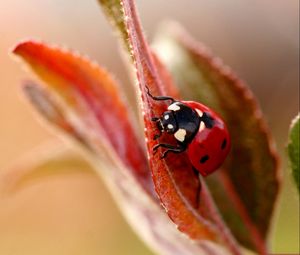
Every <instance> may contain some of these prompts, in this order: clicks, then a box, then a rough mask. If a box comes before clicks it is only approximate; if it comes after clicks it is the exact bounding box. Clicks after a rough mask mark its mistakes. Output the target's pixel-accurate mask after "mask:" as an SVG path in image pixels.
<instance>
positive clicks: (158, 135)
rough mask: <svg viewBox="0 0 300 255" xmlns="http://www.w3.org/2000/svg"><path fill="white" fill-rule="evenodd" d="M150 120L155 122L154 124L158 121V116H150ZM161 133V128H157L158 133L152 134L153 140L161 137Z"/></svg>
mask: <svg viewBox="0 0 300 255" xmlns="http://www.w3.org/2000/svg"><path fill="white" fill-rule="evenodd" d="M151 121H153V122H156V124H157V122H158V121H159V118H158V117H152V118H151ZM161 134H162V132H161V130H160V129H159V133H158V134H155V135H154V136H153V140H156V139H158V138H159V137H161Z"/></svg>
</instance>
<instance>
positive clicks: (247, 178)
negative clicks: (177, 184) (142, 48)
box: [155, 26, 279, 253]
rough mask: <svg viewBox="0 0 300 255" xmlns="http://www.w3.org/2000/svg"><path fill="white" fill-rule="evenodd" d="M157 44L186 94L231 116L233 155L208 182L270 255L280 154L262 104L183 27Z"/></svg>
mask: <svg viewBox="0 0 300 255" xmlns="http://www.w3.org/2000/svg"><path fill="white" fill-rule="evenodd" d="M155 47H156V49H157V53H158V55H159V56H160V57H161V58H162V60H163V62H164V64H165V65H166V66H167V67H168V69H169V71H170V72H171V73H172V74H173V78H174V79H175V80H176V82H177V84H179V86H180V88H181V92H182V94H183V95H184V97H185V98H186V99H188V100H195V101H200V102H202V103H205V104H206V105H208V106H209V107H211V108H212V109H214V110H216V111H217V112H219V113H220V114H221V115H222V116H223V118H224V119H225V121H226V123H227V125H228V128H229V131H230V134H231V138H232V151H231V155H230V156H229V158H228V159H227V161H226V164H225V165H224V166H223V170H221V171H219V172H218V173H217V174H215V175H213V176H211V177H209V178H208V179H207V180H208V185H209V188H210V190H211V192H212V194H213V196H214V199H215V201H216V203H217V204H218V207H219V209H220V211H221V213H222V215H223V217H224V219H225V221H226V222H227V224H228V225H229V226H230V228H231V230H232V231H233V233H234V235H235V237H236V238H237V239H238V240H239V241H240V242H241V243H242V244H243V245H245V246H246V247H248V248H251V249H253V250H257V251H259V252H260V253H264V252H265V248H264V246H265V244H264V243H265V240H266V238H267V232H268V229H269V225H270V219H271V217H270V216H271V215H272V212H273V209H274V204H275V201H276V198H277V193H278V186H279V180H278V162H277V155H276V152H275V149H274V146H273V141H272V139H271V137H270V134H269V132H268V130H267V128H266V124H265V123H264V121H263V117H262V114H261V111H260V109H259V107H258V104H257V102H256V101H255V99H254V97H253V95H252V93H251V91H250V90H249V89H248V88H247V86H246V85H245V83H243V82H242V81H240V80H239V79H238V78H237V77H236V75H235V74H234V73H233V72H232V71H231V70H230V69H229V67H227V66H225V65H224V64H223V63H222V62H221V60H220V59H218V58H216V57H214V56H213V55H212V54H211V53H210V52H209V51H208V50H207V49H206V48H205V47H204V46H203V45H201V44H199V43H197V42H195V41H194V40H193V39H191V38H190V36H189V35H188V34H187V33H185V32H184V31H183V30H182V29H180V28H179V27H178V26H170V27H168V28H167V29H164V30H163V31H162V32H161V33H160V37H159V39H158V40H157V42H156V44H155Z"/></svg>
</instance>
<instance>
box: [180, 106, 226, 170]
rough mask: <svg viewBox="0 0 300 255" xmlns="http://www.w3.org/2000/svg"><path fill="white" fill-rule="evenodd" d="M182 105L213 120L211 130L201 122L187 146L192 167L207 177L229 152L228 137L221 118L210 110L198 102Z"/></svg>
mask: <svg viewBox="0 0 300 255" xmlns="http://www.w3.org/2000/svg"><path fill="white" fill-rule="evenodd" d="M183 103H184V104H186V105H188V106H189V107H191V108H193V109H194V110H196V111H197V110H198V112H199V114H201V112H206V113H208V114H209V115H210V117H211V118H212V119H213V126H212V127H211V128H208V127H205V126H204V123H203V122H201V124H200V126H199V131H198V132H197V134H196V135H195V137H194V138H193V140H192V141H191V143H190V144H189V145H188V148H187V152H188V156H189V159H190V161H191V163H192V165H193V166H194V167H195V168H196V169H197V170H198V171H199V172H200V173H201V174H202V175H203V176H206V175H209V174H210V173H212V172H214V171H215V170H216V169H218V168H219V167H220V165H221V164H222V163H223V162H224V160H225V158H226V156H227V154H228V153H229V151H230V136H229V132H228V130H227V127H226V125H225V123H224V121H223V120H222V118H221V117H220V116H219V115H217V114H216V113H215V112H213V111H212V110H211V109H210V108H208V107H206V106H204V105H203V104H200V103H198V102H192V101H185V102H183Z"/></svg>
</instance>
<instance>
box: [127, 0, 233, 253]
mask: <svg viewBox="0 0 300 255" xmlns="http://www.w3.org/2000/svg"><path fill="white" fill-rule="evenodd" d="M122 5H123V8H124V15H125V24H126V26H127V31H128V35H129V42H130V44H131V47H132V51H133V57H134V60H135V66H136V72H137V78H138V81H139V88H140V90H141V95H142V101H143V111H144V123H145V127H146V129H145V135H146V137H147V138H148V140H147V148H148V153H149V156H150V163H151V170H152V173H153V180H154V185H155V189H156V191H157V193H158V195H159V198H160V200H161V202H162V204H163V206H164V207H165V209H166V211H167V213H168V215H169V216H170V218H171V219H172V220H173V221H174V223H175V224H176V225H177V227H178V229H179V230H181V231H182V232H184V233H186V234H187V235H188V236H189V237H191V238H192V239H196V240H205V239H207V240H213V241H216V242H223V243H225V244H226V245H227V246H228V247H229V248H230V249H231V251H232V253H234V254H239V249H238V248H237V246H236V243H235V241H234V240H233V239H232V237H231V236H230V233H229V232H228V231H227V229H226V227H225V226H224V225H223V223H222V220H221V219H220V217H219V215H218V213H217V212H216V210H215V208H214V206H213V203H212V202H211V200H210V196H209V194H208V192H207V190H206V188H205V186H204V184H203V192H201V194H200V196H201V197H200V201H201V203H200V207H199V208H198V199H197V197H198V194H199V185H200V183H199V179H198V176H196V175H195V174H194V172H193V169H192V166H191V164H190V162H189V160H188V158H187V156H186V153H182V154H180V156H179V155H170V156H169V155H168V157H167V159H166V160H161V159H160V156H159V155H158V154H156V155H153V153H152V147H153V146H154V145H155V143H156V142H155V141H154V140H153V137H154V135H155V133H156V131H157V130H156V127H155V126H154V124H153V123H152V122H151V121H150V119H151V117H153V116H159V115H160V114H161V113H162V112H163V111H165V110H166V108H167V106H166V104H165V103H163V102H162V103H159V104H157V103H154V102H153V100H152V99H151V98H150V97H149V96H148V95H147V89H146V88H147V87H148V88H149V89H150V91H151V93H152V94H153V95H166V90H165V84H164V83H163V81H162V80H161V78H160V74H159V72H158V71H157V70H158V67H157V66H156V65H155V62H154V61H153V56H152V55H151V52H150V50H149V48H148V45H147V43H146V41H145V39H144V37H143V34H142V31H141V27H140V24H139V20H138V18H137V14H136V11H135V6H134V3H133V1H130V0H128V1H126V0H124V1H122ZM171 96H172V95H171Z"/></svg>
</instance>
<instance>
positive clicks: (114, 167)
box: [15, 42, 227, 255]
mask: <svg viewBox="0 0 300 255" xmlns="http://www.w3.org/2000/svg"><path fill="white" fill-rule="evenodd" d="M15 53H17V54H19V55H20V56H22V58H23V59H25V60H26V61H27V62H28V63H29V64H30V66H31V67H32V68H33V70H34V71H35V72H36V73H37V74H38V76H39V77H40V78H42V80H44V81H46V82H47V84H46V85H47V86H46V87H45V88H43V87H39V86H38V85H37V84H35V83H29V84H27V85H26V86H25V92H26V94H27V95H28V96H29V98H30V100H31V101H32V102H33V104H34V105H35V106H36V107H37V108H38V110H39V112H40V113H41V114H42V116H43V117H45V118H46V119H47V120H49V121H51V122H53V124H54V125H56V126H57V127H60V128H61V129H62V130H63V131H65V132H67V134H73V135H74V134H75V139H78V134H79V137H81V138H82V141H84V143H83V145H85V146H86V145H87V146H88V152H89V153H88V154H87V156H88V158H89V159H90V160H91V162H92V163H93V164H94V166H95V169H96V171H97V172H98V173H99V174H100V175H101V176H102V177H103V178H104V180H105V183H106V184H107V185H108V187H109V188H110V189H111V191H112V193H113V194H114V195H116V201H117V202H118V204H119V205H120V207H121V208H122V210H123V212H124V214H125V216H126V217H127V219H128V221H129V222H130V223H131V225H132V226H133V227H134V228H135V229H136V231H137V232H138V233H139V234H140V236H141V237H143V238H144V239H145V240H146V241H147V242H148V243H149V244H150V245H151V247H153V249H155V250H157V251H159V252H160V253H163V254H167V255H168V254H170V255H174V254H186V255H192V254H205V255H209V254H212V253H214V254H227V251H226V250H225V249H224V248H222V247H221V246H218V245H216V244H214V243H210V242H207V241H206V242H203V241H201V242H198V243H197V245H195V244H194V243H191V242H190V240H189V239H187V238H186V237H185V236H183V235H182V234H180V233H179V232H178V231H177V229H176V228H174V225H173V223H172V222H171V221H170V220H169V218H167V216H166V215H165V212H164V211H163V210H162V208H161V206H160V204H159V203H158V202H157V200H156V199H155V198H154V197H153V196H154V194H153V193H152V192H151V190H150V192H149V191H148V190H147V189H146V188H145V183H143V180H144V179H142V178H137V177H136V173H135V171H136V169H135V168H133V167H132V165H131V164H128V163H127V162H128V161H125V162H124V161H122V160H120V158H118V157H116V155H115V153H114V150H113V149H112V148H111V147H109V146H108V145H107V144H106V139H108V138H107V137H106V136H105V134H103V130H102V129H101V127H102V121H104V120H103V119H101V118H100V119H98V118H97V117H98V115H96V113H98V112H97V111H98V110H99V111H100V110H101V111H104V110H105V111H108V112H109V113H111V114H113V113H114V111H113V110H114V109H113V108H114V107H121V109H124V108H122V105H121V106H120V105H119V103H118V101H119V99H118V98H116V97H117V91H116V90H115V89H114V85H113V84H111V83H110V84H109V85H110V86H109V89H110V90H109V91H107V90H106V89H107V87H106V86H105V85H107V83H103V82H107V80H105V79H104V80H102V78H103V77H102V76H101V75H100V81H99V77H98V76H97V75H96V76H95V75H94V74H95V73H93V71H96V73H97V72H100V73H101V72H102V71H101V69H100V71H99V69H98V67H95V66H94V67H92V66H90V64H89V62H87V61H86V60H84V59H82V58H81V57H78V56H77V57H75V56H74V55H73V54H72V53H70V52H63V51H61V50H59V49H57V48H53V47H49V46H46V45H43V44H40V43H35V42H27V43H26V42H25V43H22V44H20V45H19V46H18V47H17V48H16V49H15ZM93 68H96V70H94V69H93ZM91 69H92V70H91ZM97 70H98V71H97ZM101 81H102V82H101ZM109 81H110V80H109ZM94 86H97V87H94ZM102 86H104V87H102ZM99 90H100V91H101V90H104V91H102V92H103V97H99V95H98V93H96V92H99ZM112 92H115V93H112ZM87 99H88V100H89V103H95V102H94V101H95V100H98V101H99V102H98V103H99V104H100V106H105V104H104V103H103V101H102V100H104V99H106V100H108V99H110V100H111V99H115V100H114V103H115V104H112V105H109V107H100V106H98V104H95V105H88V106H89V107H87V106H86V104H87V102H86V101H85V100H87ZM106 103H107V102H106ZM124 111H126V110H125V109H124ZM117 112H118V111H117ZM123 113H124V115H122V116H121V118H125V117H126V112H123ZM105 114H107V112H106V113H105ZM105 114H104V116H105ZM95 115H96V116H95ZM110 121H111V119H110ZM120 121H122V119H121V120H120ZM123 121H124V122H125V121H128V123H127V124H128V125H129V120H128V119H127V120H123ZM62 123H64V124H62ZM106 124H107V123H106ZM112 124H114V125H116V126H117V127H120V125H119V123H118V122H113V123H112ZM108 125H109V123H108ZM66 127H67V128H66ZM70 128H71V130H74V132H71V133H70V132H69V131H70ZM111 129H112V130H115V128H114V127H111ZM123 132H124V130H123V129H122V130H119V132H118V133H117V134H116V136H121V137H120V138H122V136H125V135H127V133H126V134H123ZM127 138H130V136H128V137H127ZM124 139H125V138H124ZM124 142H125V143H126V144H127V143H130V145H129V144H127V147H126V148H132V146H131V145H132V144H134V145H135V146H138V141H136V142H134V140H130V139H129V140H128V139H127V140H126V139H125V140H124ZM115 150H116V153H120V152H119V151H118V150H119V147H115ZM135 156H136V157H138V156H139V155H138V154H136V155H135ZM40 158H41V157H40V156H38V155H37V156H36V159H37V160H38V159H40ZM121 159H122V158H121ZM138 166H139V165H137V166H135V167H138ZM144 170H145V171H146V170H148V166H145V169H144ZM29 172H30V171H29ZM29 172H27V171H26V173H25V175H24V176H25V177H26V176H28V179H29V180H31V177H32V176H35V174H33V173H31V174H30V173H29ZM39 173H40V172H39ZM46 173H47V171H46ZM46 173H45V174H46ZM133 177H134V178H133ZM25 179H27V178H25ZM19 180H22V174H21V176H20V178H19ZM21 182H22V181H21ZM141 183H142V184H143V185H141ZM146 184H148V185H149V183H146ZM146 187H147V186H146ZM153 198H154V199H153Z"/></svg>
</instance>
